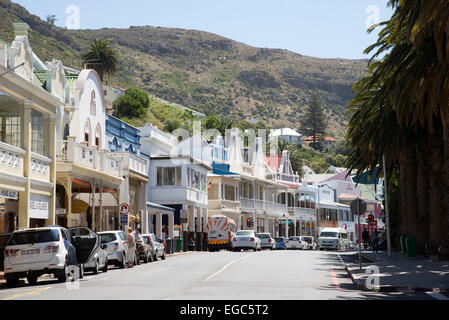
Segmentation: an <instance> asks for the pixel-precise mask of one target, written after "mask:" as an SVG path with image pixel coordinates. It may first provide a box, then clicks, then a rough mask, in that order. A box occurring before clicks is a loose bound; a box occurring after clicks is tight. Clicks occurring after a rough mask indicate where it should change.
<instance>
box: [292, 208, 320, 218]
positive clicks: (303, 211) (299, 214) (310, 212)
mask: <svg viewBox="0 0 449 320" xmlns="http://www.w3.org/2000/svg"><path fill="white" fill-rule="evenodd" d="M288 210H289V212H292V213H294V214H295V218H296V219H299V220H306V221H316V217H317V211H316V209H314V208H304V207H289V208H288Z"/></svg>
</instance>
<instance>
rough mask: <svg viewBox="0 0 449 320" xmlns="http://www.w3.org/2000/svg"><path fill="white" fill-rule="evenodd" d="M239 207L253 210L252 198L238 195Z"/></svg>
mask: <svg viewBox="0 0 449 320" xmlns="http://www.w3.org/2000/svg"><path fill="white" fill-rule="evenodd" d="M240 207H241V208H242V210H249V211H254V200H251V199H246V198H242V197H240Z"/></svg>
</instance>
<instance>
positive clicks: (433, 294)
mask: <svg viewBox="0 0 449 320" xmlns="http://www.w3.org/2000/svg"><path fill="white" fill-rule="evenodd" d="M426 294H427V295H429V296H431V297H432V298H434V299H436V300H449V297H446V296H445V295H444V294H441V293H439V292H433V291H430V292H426Z"/></svg>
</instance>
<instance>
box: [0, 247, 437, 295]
mask: <svg viewBox="0 0 449 320" xmlns="http://www.w3.org/2000/svg"><path fill="white" fill-rule="evenodd" d="M339 254H344V253H335V252H322V251H301V250H293V251H290V250H289V251H262V252H252V251H246V252H226V251H221V252H194V253H187V254H183V255H179V256H172V257H168V258H167V260H165V261H158V262H153V263H148V264H141V265H138V266H136V267H134V268H132V269H123V270H120V269H116V268H113V267H112V266H110V267H109V268H110V269H109V271H108V272H107V273H100V274H98V275H91V274H89V273H86V276H85V277H84V279H82V280H80V282H79V288H76V287H71V286H67V285H66V284H65V283H56V282H55V280H43V281H42V280H40V281H39V282H38V283H37V285H34V286H30V285H28V284H22V285H20V287H18V288H14V289H5V288H3V289H0V300H227V299H232V300H328V299H331V300H348V299H375V300H377V299H420V300H421V299H428V300H433V298H432V297H430V296H428V295H426V294H424V293H414V294H398V293H374V292H366V291H360V290H358V289H357V288H356V287H355V286H354V285H353V284H352V281H351V279H350V278H349V276H348V275H347V273H346V271H345V270H344V268H343V264H342V261H341V259H340V258H339V256H338V255H339Z"/></svg>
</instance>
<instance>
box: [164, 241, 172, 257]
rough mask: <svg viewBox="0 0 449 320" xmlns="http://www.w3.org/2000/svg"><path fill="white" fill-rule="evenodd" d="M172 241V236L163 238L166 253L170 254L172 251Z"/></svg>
mask: <svg viewBox="0 0 449 320" xmlns="http://www.w3.org/2000/svg"><path fill="white" fill-rule="evenodd" d="M172 242H173V240H172V238H167V239H165V243H166V245H165V253H167V254H172V253H173V252H172V250H171V249H172Z"/></svg>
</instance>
